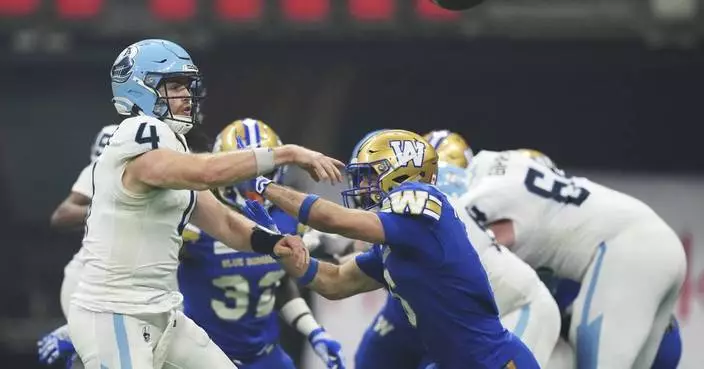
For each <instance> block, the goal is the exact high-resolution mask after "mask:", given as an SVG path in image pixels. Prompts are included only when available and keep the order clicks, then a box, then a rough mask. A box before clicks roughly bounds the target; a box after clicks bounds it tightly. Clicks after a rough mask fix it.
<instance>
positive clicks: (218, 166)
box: [123, 145, 295, 191]
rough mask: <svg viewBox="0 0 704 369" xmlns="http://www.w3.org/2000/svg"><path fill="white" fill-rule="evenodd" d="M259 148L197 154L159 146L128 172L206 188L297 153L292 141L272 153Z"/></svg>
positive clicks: (170, 184)
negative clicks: (163, 148) (291, 144)
mask: <svg viewBox="0 0 704 369" xmlns="http://www.w3.org/2000/svg"><path fill="white" fill-rule="evenodd" d="M256 150H258V151H257V152H255V150H250V149H246V150H237V151H231V152H226V153H217V154H196V155H193V154H183V153H177V152H175V151H172V150H161V149H159V150H154V151H151V152H148V153H146V154H144V155H142V157H139V158H137V159H135V160H134V162H132V163H130V164H128V168H127V170H126V175H127V176H130V175H132V173H134V176H136V177H137V178H138V179H139V181H140V182H142V183H145V184H146V185H149V186H152V187H158V188H170V189H189V190H196V191H202V190H207V189H210V188H216V187H221V186H226V185H230V184H232V183H236V182H240V181H243V180H246V179H251V178H254V177H255V176H257V175H258V174H263V173H265V172H267V171H269V170H273V169H274V168H275V167H277V166H281V165H285V164H287V163H290V162H291V161H293V160H294V155H295V148H293V147H292V146H289V145H284V146H281V147H277V148H275V149H273V151H272V152H270V153H268V152H266V150H263V149H256ZM124 180H125V178H123V181H124ZM127 182H129V178H127Z"/></svg>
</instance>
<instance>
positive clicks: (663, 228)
mask: <svg viewBox="0 0 704 369" xmlns="http://www.w3.org/2000/svg"><path fill="white" fill-rule="evenodd" d="M534 156H535V155H534ZM538 159H540V160H535V157H533V158H532V157H531V155H526V154H525V151H524V152H521V151H506V152H491V151H482V152H480V153H479V154H478V155H477V156H476V157H475V158H474V159H473V160H472V163H471V165H470V168H469V191H468V192H467V194H466V195H464V196H463V197H462V198H461V199H460V203H461V204H462V206H463V208H464V209H467V210H468V211H469V212H470V213H471V216H473V217H474V218H475V219H477V220H478V221H480V222H481V223H482V224H484V225H486V226H487V227H489V228H490V229H491V230H492V231H493V232H494V234H495V235H496V238H497V240H498V241H499V242H500V243H501V244H504V245H506V246H508V247H510V248H511V249H512V251H514V252H515V253H516V255H518V256H519V257H520V258H522V259H523V260H524V261H526V262H527V263H528V264H529V265H531V266H532V267H533V268H536V269H537V268H541V269H547V270H549V271H550V272H551V273H553V274H554V275H555V276H556V277H558V278H562V279H568V280H571V281H574V282H578V283H580V284H581V286H582V288H581V289H580V290H579V293H578V295H577V297H576V299H575V301H574V304H573V314H572V319H571V324H570V332H569V338H570V342H571V343H572V344H573V346H574V347H575V351H576V356H577V366H578V368H580V369H591V368H597V367H598V368H605V369H610V368H631V367H633V368H648V367H650V366H651V365H652V363H653V360H654V358H655V355H656V353H657V350H658V345H659V344H660V341H661V338H662V336H663V332H665V329H666V327H667V326H668V324H669V323H670V316H671V313H672V310H673V307H674V304H675V302H676V300H677V297H678V294H679V291H680V287H681V285H682V282H683V280H684V275H685V268H686V261H685V256H684V251H683V248H682V245H681V243H680V241H679V239H678V237H677V235H676V234H675V232H674V231H673V230H672V229H671V228H670V227H669V226H668V225H667V224H666V223H665V222H664V221H663V220H662V219H661V218H660V217H659V216H658V215H657V214H656V213H655V212H654V211H653V210H652V209H651V208H650V207H648V206H647V205H646V204H644V203H643V202H641V201H639V200H637V199H635V198H633V197H630V196H628V195H626V194H623V193H620V192H618V191H615V190H612V189H610V188H607V187H605V186H602V185H599V184H597V183H594V182H591V181H589V180H588V179H586V178H580V177H572V176H569V175H567V174H565V172H564V171H561V170H559V169H557V168H556V167H555V166H554V164H552V161H548V160H546V159H547V157H543V158H540V157H539V158H538ZM623 301H629V303H630V304H634V305H635V306H638V309H624V308H623Z"/></svg>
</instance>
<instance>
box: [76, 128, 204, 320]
mask: <svg viewBox="0 0 704 369" xmlns="http://www.w3.org/2000/svg"><path fill="white" fill-rule="evenodd" d="M157 148H159V149H168V150H175V151H178V152H183V153H185V152H188V147H187V145H186V140H185V138H184V137H183V136H182V135H177V134H175V133H174V132H173V131H172V130H171V129H169V127H168V126H167V125H166V124H165V123H163V122H161V121H159V120H157V119H154V118H151V117H146V116H138V117H131V118H128V119H125V120H124V121H123V122H122V123H121V124H120V125H119V127H118V128H117V130H116V131H115V133H114V135H113V136H112V138H111V139H110V143H109V144H108V146H107V147H106V148H105V151H104V152H103V154H102V155H101V156H100V158H98V160H97V161H96V162H95V163H94V165H93V168H92V188H93V196H92V203H91V208H90V211H89V213H88V218H87V220H86V233H85V236H84V238H83V248H84V250H83V255H82V256H83V258H84V262H85V267H84V269H83V271H82V273H81V278H80V282H79V285H78V287H77V289H76V292H75V293H74V295H73V300H72V303H73V304H75V305H77V306H79V307H81V308H83V309H86V310H90V311H95V312H113V313H121V314H144V313H162V312H167V311H170V310H172V309H174V308H175V307H177V306H178V305H179V304H180V303H181V301H182V298H183V297H182V296H181V294H180V293H179V292H178V291H177V290H176V288H175V287H176V282H175V278H176V277H175V271H176V268H177V266H178V259H177V257H178V250H179V247H180V246H181V230H182V228H183V227H184V226H185V224H186V223H187V222H188V220H189V218H190V213H191V212H192V210H193V208H194V205H195V201H196V195H195V193H194V192H193V191H189V190H171V189H154V190H152V191H150V192H149V193H146V194H136V193H131V192H130V191H128V190H127V189H125V188H124V186H123V184H122V176H123V173H124V171H125V167H126V165H127V163H128V162H129V161H130V160H131V159H134V158H136V157H137V156H139V155H141V154H144V153H146V152H148V151H150V150H154V149H157Z"/></svg>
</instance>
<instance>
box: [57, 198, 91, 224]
mask: <svg viewBox="0 0 704 369" xmlns="http://www.w3.org/2000/svg"><path fill="white" fill-rule="evenodd" d="M89 205H90V197H87V196H85V195H82V194H80V193H78V192H71V193H70V194H69V195H68V196H67V197H66V198H65V199H64V201H62V202H61V204H59V206H58V207H57V208H56V210H54V213H52V214H51V221H50V222H51V227H52V228H56V229H79V228H81V227H83V225H84V224H85V220H86V214H88V206H89Z"/></svg>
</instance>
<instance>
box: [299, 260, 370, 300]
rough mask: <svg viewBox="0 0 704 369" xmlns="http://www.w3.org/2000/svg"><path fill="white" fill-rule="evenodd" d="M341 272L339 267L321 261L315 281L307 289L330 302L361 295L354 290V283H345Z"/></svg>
mask: <svg viewBox="0 0 704 369" xmlns="http://www.w3.org/2000/svg"><path fill="white" fill-rule="evenodd" d="M340 270H341V268H340V266H338V265H334V264H331V263H327V262H324V261H321V262H319V264H318V273H317V274H316V276H315V279H313V281H312V282H311V283H309V284H308V285H307V286H306V287H308V288H310V289H311V290H313V291H315V292H317V293H319V294H320V295H321V296H323V297H325V298H326V299H328V300H340V299H344V298H346V297H350V296H354V295H356V294H357V293H359V292H357V291H356V288H354V287H355V284H354V283H351V282H348V283H345V282H344V278H343V276H342V273H341V272H340Z"/></svg>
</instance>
